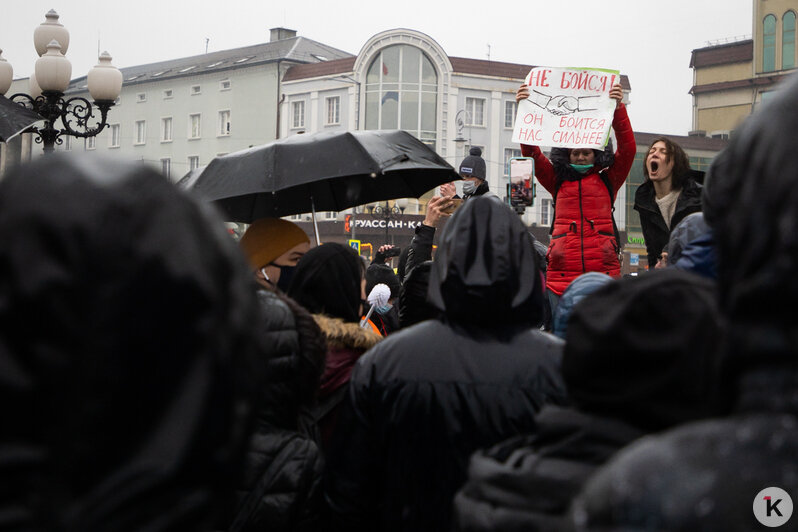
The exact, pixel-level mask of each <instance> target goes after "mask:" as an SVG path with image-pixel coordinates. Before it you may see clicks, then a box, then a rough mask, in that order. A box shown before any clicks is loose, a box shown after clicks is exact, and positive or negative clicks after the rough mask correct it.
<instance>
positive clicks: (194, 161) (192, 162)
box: [188, 155, 199, 172]
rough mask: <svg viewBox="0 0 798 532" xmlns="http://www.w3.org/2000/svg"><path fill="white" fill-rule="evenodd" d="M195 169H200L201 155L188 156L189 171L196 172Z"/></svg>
mask: <svg viewBox="0 0 798 532" xmlns="http://www.w3.org/2000/svg"><path fill="white" fill-rule="evenodd" d="M195 168H199V155H189V156H188V171H189V172H190V171H191V170H194V169H195Z"/></svg>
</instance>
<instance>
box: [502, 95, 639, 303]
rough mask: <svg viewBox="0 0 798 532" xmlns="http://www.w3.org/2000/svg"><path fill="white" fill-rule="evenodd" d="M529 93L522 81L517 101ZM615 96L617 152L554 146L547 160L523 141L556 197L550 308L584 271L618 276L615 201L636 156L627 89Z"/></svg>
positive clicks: (548, 282) (549, 272) (548, 280)
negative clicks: (625, 97) (627, 110)
mask: <svg viewBox="0 0 798 532" xmlns="http://www.w3.org/2000/svg"><path fill="white" fill-rule="evenodd" d="M527 97H529V89H528V88H527V86H526V85H521V87H519V88H518V91H517V92H516V96H515V98H516V101H518V102H520V101H521V100H523V99H526V98H527ZM610 97H611V98H613V99H614V100H616V108H615V115H614V117H613V120H612V127H613V129H614V130H615V138H616V140H617V142H618V151H617V152H615V153H614V154H613V153H612V144H608V148H607V149H606V150H605V151H600V150H593V149H587V148H553V149H552V150H551V160H549V159H548V158H547V157H546V156H545V155H543V152H542V151H541V150H540V148H539V147H538V146H531V145H527V144H521V153H523V155H524V156H525V157H532V158H534V160H535V177H536V178H537V180H538V182H540V184H541V185H542V186H543V188H545V189H546V190H547V191H549V193H550V194H551V195H552V197H553V198H554V206H555V210H554V224H553V225H552V233H551V242H550V243H549V249H548V252H547V255H546V256H547V258H548V268H547V273H546V288H547V292H548V294H549V301H550V303H551V306H552V311H553V310H554V308H555V307H556V305H557V301H559V297H560V296H561V295H562V293H563V292H564V291H565V289H566V288H567V287H568V285H569V284H570V283H571V281H573V280H574V279H576V278H577V277H578V276H580V275H582V274H583V273H585V272H601V273H605V274H607V275H610V276H613V277H618V276H620V273H621V264H620V260H619V258H618V252H619V251H620V243H619V242H618V241H617V237H616V234H615V230H614V227H613V216H612V206H613V204H614V203H615V196H616V194H617V193H618V190H619V189H620V188H621V186H622V185H623V183H624V181H626V177H627V176H628V175H629V170H630V169H631V167H632V162H634V157H635V151H636V146H635V137H634V133H633V131H632V125H631V124H630V123H629V116H628V115H627V114H626V106H625V105H624V104H623V102H622V101H621V100H622V99H623V91H622V89H621V86H620V85H619V84H615V85H613V87H612V89H611V90H610Z"/></svg>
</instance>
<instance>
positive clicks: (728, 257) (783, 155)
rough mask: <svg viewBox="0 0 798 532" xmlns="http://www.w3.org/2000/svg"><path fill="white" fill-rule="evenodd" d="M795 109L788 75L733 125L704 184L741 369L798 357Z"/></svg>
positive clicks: (796, 87) (797, 82) (796, 82)
mask: <svg viewBox="0 0 798 532" xmlns="http://www.w3.org/2000/svg"><path fill="white" fill-rule="evenodd" d="M796 109H798V76H795V75H793V76H791V79H787V80H785V81H784V82H782V83H781V85H780V88H779V89H778V90H777V93H776V95H775V96H774V97H773V98H772V99H770V100H768V101H767V102H766V103H764V104H763V105H762V106H761V107H760V108H759V110H758V111H757V112H756V113H754V114H752V115H750V116H749V117H748V118H747V119H746V121H745V122H744V123H743V124H742V126H741V127H740V128H738V129H737V130H736V131H735V134H734V136H733V137H732V140H731V141H730V142H729V144H728V146H727V147H726V148H725V149H724V150H723V152H721V153H720V154H719V155H718V156H717V157H716V158H715V160H714V161H713V162H712V165H711V167H710V169H709V172H708V174H707V177H706V179H705V183H704V191H703V197H702V202H703V206H704V207H703V210H704V218H705V220H706V222H707V223H708V224H709V226H710V227H711V228H712V230H713V235H714V238H715V243H716V245H717V254H718V255H717V260H718V265H717V271H718V288H719V293H720V297H721V310H722V312H723V313H724V314H725V315H726V317H727V319H728V321H729V330H728V346H729V355H730V360H731V361H732V366H736V367H738V368H740V367H742V366H747V367H749V368H750V367H751V366H754V365H759V366H772V364H773V363H779V364H788V365H791V366H793V367H796V363H798V357H796V350H795V346H796V341H797V340H798V326H796V323H798V321H797V320H796V315H795V312H794V311H791V309H792V308H794V307H792V303H793V302H794V301H796V300H797V299H798V276H796V275H795V272H796V270H798V187H797V186H796V183H798V158H796V156H795V154H796V147H798V142H796V139H795V131H797V130H798V113H796V112H795V110H796ZM779 301H782V302H784V303H786V305H787V306H786V307H784V306H783V305H779V304H778V302H779ZM784 308H786V309H787V310H786V311H785V310H784Z"/></svg>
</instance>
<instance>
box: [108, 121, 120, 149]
mask: <svg viewBox="0 0 798 532" xmlns="http://www.w3.org/2000/svg"><path fill="white" fill-rule="evenodd" d="M108 147H109V148H118V147H119V124H112V125H111V138H110V139H109V141H108Z"/></svg>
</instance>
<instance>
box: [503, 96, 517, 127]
mask: <svg viewBox="0 0 798 532" xmlns="http://www.w3.org/2000/svg"><path fill="white" fill-rule="evenodd" d="M517 111H518V104H517V103H515V102H514V101H511V100H507V101H506V102H504V127H507V128H510V129H512V128H514V127H515V115H516V112H517Z"/></svg>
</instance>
